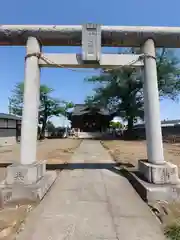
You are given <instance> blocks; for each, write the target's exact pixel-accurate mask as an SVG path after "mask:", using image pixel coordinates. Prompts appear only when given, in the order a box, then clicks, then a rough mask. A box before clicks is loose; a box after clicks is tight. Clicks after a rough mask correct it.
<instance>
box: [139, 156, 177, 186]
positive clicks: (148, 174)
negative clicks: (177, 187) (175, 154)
mask: <svg viewBox="0 0 180 240" xmlns="http://www.w3.org/2000/svg"><path fill="white" fill-rule="evenodd" d="M138 169H139V172H140V174H141V175H142V176H143V177H144V178H145V180H147V182H149V183H154V184H180V180H179V176H178V167H177V166H176V165H174V164H172V163H170V162H165V163H164V164H162V165H155V164H152V163H149V162H147V161H145V160H140V161H139V167H138Z"/></svg>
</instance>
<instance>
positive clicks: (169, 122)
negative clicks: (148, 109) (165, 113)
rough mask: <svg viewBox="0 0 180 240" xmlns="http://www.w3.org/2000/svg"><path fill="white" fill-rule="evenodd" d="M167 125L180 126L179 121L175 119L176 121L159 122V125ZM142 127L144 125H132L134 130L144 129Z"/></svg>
mask: <svg viewBox="0 0 180 240" xmlns="http://www.w3.org/2000/svg"><path fill="white" fill-rule="evenodd" d="M168 124H172V125H179V124H180V119H176V120H163V121H161V125H168ZM144 127H145V124H144V123H140V124H136V125H134V128H144Z"/></svg>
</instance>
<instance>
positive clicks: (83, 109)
mask: <svg viewBox="0 0 180 240" xmlns="http://www.w3.org/2000/svg"><path fill="white" fill-rule="evenodd" d="M92 112H96V113H98V114H100V115H104V116H110V115H111V113H110V112H109V111H108V110H107V109H105V108H97V107H96V108H95V107H94V108H90V107H88V106H87V105H86V104H76V105H75V107H74V110H73V112H72V114H71V115H72V116H81V115H84V114H89V113H92Z"/></svg>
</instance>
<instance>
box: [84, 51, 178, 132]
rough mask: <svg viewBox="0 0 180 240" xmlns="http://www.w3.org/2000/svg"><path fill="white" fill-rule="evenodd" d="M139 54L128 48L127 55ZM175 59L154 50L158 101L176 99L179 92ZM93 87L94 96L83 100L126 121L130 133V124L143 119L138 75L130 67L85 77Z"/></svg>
mask: <svg viewBox="0 0 180 240" xmlns="http://www.w3.org/2000/svg"><path fill="white" fill-rule="evenodd" d="M134 52H136V53H139V49H131V50H130V53H134ZM178 64H179V59H178V58H177V57H176V56H175V54H174V52H173V51H170V50H167V49H159V50H157V72H158V87H159V95H160V99H163V98H166V97H168V98H170V99H172V100H177V99H178V94H179V92H180V79H179V78H180V69H179V65H178ZM86 81H88V82H91V83H94V84H95V85H96V87H95V89H94V95H93V96H90V97H88V98H87V99H86V103H87V104H88V105H100V106H104V107H107V108H108V109H109V110H111V111H113V112H116V113H117V115H118V116H120V117H122V118H123V119H124V120H126V121H127V122H128V131H129V132H130V133H131V132H132V129H133V124H134V123H135V122H136V121H137V120H138V119H143V118H144V96H143V82H142V77H141V72H140V71H138V70H136V69H134V68H130V67H128V66H127V67H123V68H122V67H120V68H119V69H117V68H116V69H112V70H108V71H107V70H106V69H103V70H102V71H101V73H100V75H99V76H93V77H91V78H87V79H86Z"/></svg>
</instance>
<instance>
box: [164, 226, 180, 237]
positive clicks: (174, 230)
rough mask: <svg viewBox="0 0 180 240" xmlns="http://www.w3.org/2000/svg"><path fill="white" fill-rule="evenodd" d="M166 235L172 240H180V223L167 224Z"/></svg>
mask: <svg viewBox="0 0 180 240" xmlns="http://www.w3.org/2000/svg"><path fill="white" fill-rule="evenodd" d="M165 235H166V237H168V239H170V240H180V225H179V224H178V223H174V224H173V225H170V226H167V227H166V228H165Z"/></svg>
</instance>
